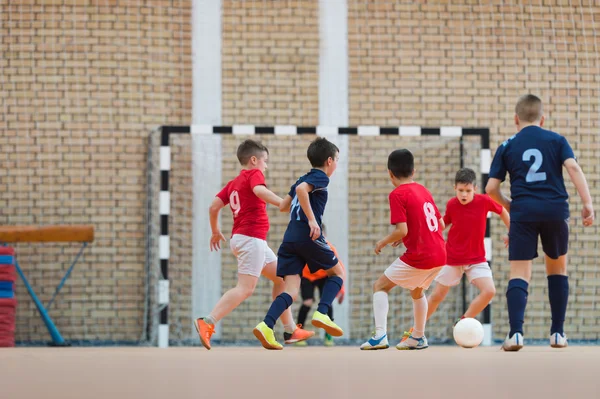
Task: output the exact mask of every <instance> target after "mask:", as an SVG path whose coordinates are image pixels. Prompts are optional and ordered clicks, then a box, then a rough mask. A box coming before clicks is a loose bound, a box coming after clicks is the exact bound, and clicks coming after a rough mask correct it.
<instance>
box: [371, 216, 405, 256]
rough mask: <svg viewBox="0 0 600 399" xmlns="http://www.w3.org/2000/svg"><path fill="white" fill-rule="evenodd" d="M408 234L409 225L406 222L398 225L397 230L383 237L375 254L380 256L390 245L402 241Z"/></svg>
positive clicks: (377, 245)
mask: <svg viewBox="0 0 600 399" xmlns="http://www.w3.org/2000/svg"><path fill="white" fill-rule="evenodd" d="M407 234H408V225H407V224H406V222H402V223H396V228H395V229H394V231H392V232H391V233H390V234H388V235H387V236H385V237H383V238H382V239H381V240H379V241H378V242H377V244H376V245H375V253H376V254H377V255H379V254H380V253H381V250H382V249H383V248H385V247H386V246H387V245H388V244H392V243H396V242H398V241H401V240H402V239H403V238H404V237H406V235H407Z"/></svg>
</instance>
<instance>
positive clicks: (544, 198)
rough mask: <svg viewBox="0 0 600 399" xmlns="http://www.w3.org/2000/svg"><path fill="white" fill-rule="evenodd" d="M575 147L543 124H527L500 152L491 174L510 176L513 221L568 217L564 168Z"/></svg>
mask: <svg viewBox="0 0 600 399" xmlns="http://www.w3.org/2000/svg"><path fill="white" fill-rule="evenodd" d="M569 158H575V155H574V154H573V149H572V148H571V146H570V145H569V143H568V142H567V139H566V138H564V137H563V136H561V135H559V134H557V133H554V132H552V131H550V130H546V129H542V128H541V127H539V126H527V127H525V128H523V129H522V130H521V131H520V132H519V133H517V134H516V135H514V136H512V137H511V138H509V139H508V140H506V141H505V142H504V143H502V145H501V146H500V147H499V148H498V150H497V151H496V155H495V156H494V160H493V161H492V166H491V168H490V177H491V178H496V179H499V180H500V181H504V179H505V177H506V172H508V174H509V176H510V194H511V198H512V202H511V206H510V218H511V221H518V222H536V221H552V220H565V219H567V218H568V217H569V204H568V198H569V195H568V194H567V190H566V188H565V182H564V180H563V175H562V168H563V164H564V162H565V161H566V160H567V159H569Z"/></svg>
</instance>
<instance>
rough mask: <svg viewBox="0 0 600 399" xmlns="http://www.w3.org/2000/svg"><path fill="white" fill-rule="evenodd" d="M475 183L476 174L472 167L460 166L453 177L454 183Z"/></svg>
mask: <svg viewBox="0 0 600 399" xmlns="http://www.w3.org/2000/svg"><path fill="white" fill-rule="evenodd" d="M459 183H462V184H472V185H475V184H477V175H476V174H475V171H474V170H473V169H469V168H462V169H459V170H458V172H456V176H455V177H454V184H459Z"/></svg>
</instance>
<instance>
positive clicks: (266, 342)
mask: <svg viewBox="0 0 600 399" xmlns="http://www.w3.org/2000/svg"><path fill="white" fill-rule="evenodd" d="M253 332H254V336H255V337H256V338H258V340H259V341H260V343H261V344H262V346H263V348H265V349H273V350H281V349H283V346H282V345H281V344H280V343H279V342H277V340H276V339H275V334H274V333H273V330H272V329H270V328H269V326H267V325H266V324H265V322H264V321H261V322H260V323H258V325H257V326H256V327H254V331H253Z"/></svg>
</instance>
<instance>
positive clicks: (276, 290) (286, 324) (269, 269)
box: [262, 261, 296, 334]
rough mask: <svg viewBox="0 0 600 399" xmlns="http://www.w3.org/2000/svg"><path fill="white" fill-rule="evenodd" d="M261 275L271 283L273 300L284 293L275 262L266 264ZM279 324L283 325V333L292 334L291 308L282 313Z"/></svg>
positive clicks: (292, 317) (293, 324)
mask: <svg viewBox="0 0 600 399" xmlns="http://www.w3.org/2000/svg"><path fill="white" fill-rule="evenodd" d="M262 275H263V276H265V277H266V278H268V279H269V280H271V281H272V282H273V290H272V297H273V300H275V298H277V296H278V295H279V294H281V293H282V292H284V291H285V281H284V280H283V279H282V278H281V277H278V276H277V261H274V262H270V263H267V265H266V266H265V267H264V268H263V270H262ZM281 322H282V323H283V330H284V331H285V332H287V333H290V334H292V333H293V332H294V330H295V329H296V324H295V323H294V316H293V315H292V308H291V307H289V308H287V309H286V310H285V312H283V314H282V315H281Z"/></svg>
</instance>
